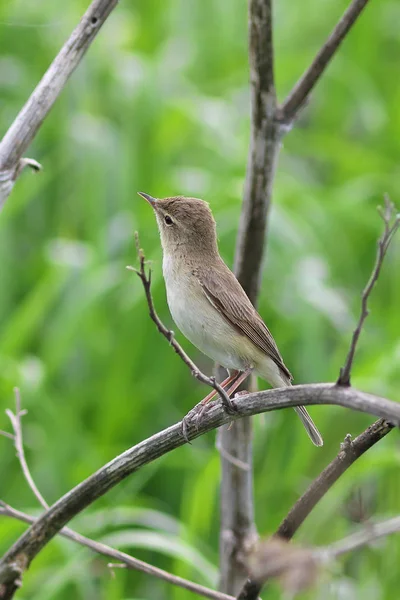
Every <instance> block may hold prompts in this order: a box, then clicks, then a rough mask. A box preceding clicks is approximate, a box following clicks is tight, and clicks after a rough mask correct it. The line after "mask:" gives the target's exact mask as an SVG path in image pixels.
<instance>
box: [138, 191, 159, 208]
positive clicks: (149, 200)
mask: <svg viewBox="0 0 400 600" xmlns="http://www.w3.org/2000/svg"><path fill="white" fill-rule="evenodd" d="M138 194H139V196H142V198H144V199H145V200H147V202H148V203H149V204H150V205H151V206H152V207H153V208H155V205H156V203H157V198H153V196H149V194H145V193H144V192H138Z"/></svg>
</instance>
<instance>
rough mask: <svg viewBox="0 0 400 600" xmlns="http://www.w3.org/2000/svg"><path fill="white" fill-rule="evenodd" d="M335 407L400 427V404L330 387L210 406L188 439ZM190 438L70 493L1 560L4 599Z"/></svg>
mask: <svg viewBox="0 0 400 600" xmlns="http://www.w3.org/2000/svg"><path fill="white" fill-rule="evenodd" d="M311 404H332V405H337V406H344V407H347V408H352V409H354V410H358V411H362V412H367V413H371V414H374V415H376V416H378V417H382V418H384V419H386V420H389V421H390V422H393V423H396V424H398V423H400V404H398V403H397V402H392V401H390V400H387V399H385V398H380V397H379V396H373V395H371V394H366V393H365V392H361V391H358V390H355V389H353V388H348V387H344V386H337V385H334V384H332V383H329V384H326V383H325V384H311V385H299V386H293V387H290V388H280V389H273V390H266V391H262V392H256V393H253V394H247V395H241V396H238V397H236V398H235V405H236V409H237V410H236V413H235V415H233V416H232V415H228V414H227V413H226V411H225V410H224V408H223V406H222V404H221V403H220V402H212V403H210V406H209V409H208V410H207V411H206V412H205V413H204V415H203V418H202V419H201V421H200V422H198V421H197V415H190V413H189V415H188V419H187V421H188V422H187V436H188V439H189V440H193V439H195V438H197V437H199V436H200V435H203V434H204V433H206V432H208V431H211V430H213V429H216V428H217V427H221V425H224V424H226V423H228V422H229V421H230V420H232V419H233V420H235V419H238V418H241V417H249V416H252V415H254V414H259V413H261V412H269V411H272V410H277V409H281V408H287V407H289V406H290V407H293V406H299V405H305V406H308V405H311ZM184 443H185V438H184V435H183V432H182V423H181V422H179V423H177V424H175V425H173V426H171V427H169V428H167V429H165V430H163V431H161V432H159V433H157V434H155V435H153V436H152V437H150V438H148V439H147V440H144V441H143V442H141V443H139V444H137V445H136V446H134V447H133V448H130V449H129V450H127V451H126V452H124V453H123V454H121V455H120V456H117V457H116V458H114V459H113V460H112V461H110V462H109V463H108V464H106V465H105V466H103V467H101V468H100V469H99V470H98V471H97V472H96V473H94V474H93V475H91V476H90V477H88V479H86V480H85V481H83V482H82V483H80V484H79V485H77V486H76V487H75V488H74V489H72V490H70V491H69V492H68V493H67V494H65V496H63V497H62V498H60V500H58V501H57V502H56V503H55V504H53V506H51V507H50V508H49V509H48V510H47V511H45V512H44V513H43V514H42V515H41V516H40V517H39V518H38V519H37V521H36V522H35V523H34V524H33V525H32V526H31V527H29V529H28V530H27V531H26V532H25V533H24V534H23V535H22V536H21V537H20V538H19V539H18V540H17V541H16V542H15V543H14V544H13V546H12V547H11V548H10V549H9V550H8V551H7V552H6V554H5V555H4V556H3V557H2V558H1V559H0V598H1V599H2V600H4V599H8V598H12V597H13V594H14V592H15V590H16V589H17V587H18V581H19V580H20V578H21V576H22V575H23V573H24V571H25V570H26V569H27V568H28V566H29V564H30V563H31V561H32V560H33V558H34V557H35V556H36V555H37V554H38V553H39V552H40V551H41V549H42V548H43V547H44V546H46V544H48V542H49V541H50V540H51V539H52V538H53V537H54V536H55V535H56V534H57V533H58V532H59V531H60V530H61V529H62V528H63V527H64V525H66V523H68V522H69V521H70V520H71V519H72V518H73V517H74V516H76V515H77V514H78V513H80V512H81V511H83V510H84V509H85V508H86V507H87V506H89V505H90V504H92V503H93V502H94V501H95V500H97V499H98V498H100V497H101V496H103V495H104V494H105V493H106V492H108V491H109V490H110V489H111V488H113V487H114V486H115V485H117V484H118V483H119V482H121V481H122V480H123V479H125V478H126V477H127V476H128V475H130V474H131V473H134V472H135V471H137V470H138V469H140V468H141V467H143V466H144V465H146V464H148V463H150V462H152V461H154V460H156V459H157V458H159V457H161V456H163V455H164V454H166V453H168V452H171V451H172V450H174V449H175V448H178V447H179V446H182V445H183V444H184Z"/></svg>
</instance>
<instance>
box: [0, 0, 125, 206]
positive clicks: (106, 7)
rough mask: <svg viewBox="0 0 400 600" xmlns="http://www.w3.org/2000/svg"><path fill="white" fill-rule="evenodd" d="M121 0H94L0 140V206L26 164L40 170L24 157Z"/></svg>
mask: <svg viewBox="0 0 400 600" xmlns="http://www.w3.org/2000/svg"><path fill="white" fill-rule="evenodd" d="M117 4H118V0H93V2H92V4H91V5H90V6H89V8H88V9H87V11H86V13H85V14H84V15H83V17H82V19H81V21H80V23H79V24H78V25H77V27H76V28H75V29H74V31H73V32H72V34H71V36H70V38H69V39H68V40H67V41H66V42H65V44H64V46H63V47H62V48H61V50H60V52H59V53H58V55H57V56H56V58H55V59H54V60H53V62H52V63H51V65H50V67H49V68H48V70H47V71H46V73H45V74H44V75H43V77H42V79H41V81H40V82H39V83H38V85H37V86H36V89H35V90H34V91H33V93H32V95H31V96H30V98H29V99H28V101H27V102H26V104H25V106H24V107H23V108H22V110H21V112H20V113H19V115H18V116H17V117H16V119H15V121H14V123H13V124H12V125H11V127H10V128H9V130H8V131H7V133H6V134H5V136H4V138H3V140H2V141H1V143H0V209H1V207H2V206H3V204H4V202H5V201H6V200H7V198H8V196H9V194H10V193H11V190H12V187H13V185H14V183H15V180H16V179H17V177H18V175H19V174H20V172H21V171H22V169H23V168H24V167H25V166H30V167H31V168H33V169H34V170H39V169H40V165H39V163H37V162H36V161H34V160H33V159H26V158H24V159H23V158H22V155H23V153H24V152H25V150H26V149H27V148H28V146H29V144H30V143H31V141H32V140H33V138H34V137H35V135H36V133H37V132H38V130H39V128H40V126H41V125H42V123H43V121H44V119H45V118H46V116H47V114H48V113H49V111H50V109H51V107H52V106H53V104H54V102H55V101H56V99H57V98H58V96H59V95H60V93H61V91H62V89H63V88H64V86H65V84H66V83H67V81H68V79H69V77H70V76H71V74H72V73H73V71H74V70H75V68H76V67H77V66H78V64H79V63H80V61H81V60H82V58H83V56H84V54H85V52H86V50H87V49H88V48H89V46H90V44H91V43H92V41H93V40H94V38H95V37H96V35H97V34H98V32H99V31H100V28H101V26H102V25H103V23H104V22H105V20H106V19H107V17H108V15H109V14H110V13H111V11H112V10H113V8H115V6H116V5H117Z"/></svg>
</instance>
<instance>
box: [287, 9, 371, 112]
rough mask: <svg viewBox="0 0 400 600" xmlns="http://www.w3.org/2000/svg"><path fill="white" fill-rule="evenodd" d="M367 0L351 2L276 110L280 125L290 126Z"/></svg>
mask: <svg viewBox="0 0 400 600" xmlns="http://www.w3.org/2000/svg"><path fill="white" fill-rule="evenodd" d="M367 3H368V0H353V2H352V3H351V4H350V6H349V7H348V9H347V10H346V12H345V13H344V15H343V16H342V18H341V19H340V21H339V22H338V24H337V25H336V27H335V29H334V30H333V31H332V33H331V35H330V36H329V38H328V39H327V41H326V42H325V44H324V45H323V46H322V48H321V49H320V50H319V52H318V54H317V55H316V57H315V58H314V60H313V62H312V63H311V65H310V66H309V67H308V69H307V70H306V71H305V73H304V74H303V75H302V76H301V77H300V79H299V81H298V82H297V83H296V85H295V86H294V88H293V89H292V91H291V92H290V93H289V95H288V97H287V98H286V100H285V101H284V102H283V104H282V105H281V106H280V107H279V108H278V111H277V118H278V120H279V121H280V122H281V123H284V124H290V123H292V122H293V120H294V119H295V118H296V116H297V114H298V112H299V111H300V110H301V108H302V107H303V106H304V104H305V103H306V102H307V99H308V96H309V94H310V92H311V90H312V89H313V87H314V86H315V85H316V83H317V82H318V80H319V79H320V77H321V75H322V74H323V73H324V71H325V69H326V67H327V66H328V64H329V63H330V61H331V59H332V58H333V56H334V55H335V53H336V51H337V49H338V48H339V46H340V44H341V43H342V42H343V40H344V38H345V37H346V35H347V34H348V33H349V31H350V29H351V28H352V26H353V25H354V23H355V22H356V20H357V18H358V17H359V16H360V14H361V12H362V10H363V9H364V8H365V6H366V4H367Z"/></svg>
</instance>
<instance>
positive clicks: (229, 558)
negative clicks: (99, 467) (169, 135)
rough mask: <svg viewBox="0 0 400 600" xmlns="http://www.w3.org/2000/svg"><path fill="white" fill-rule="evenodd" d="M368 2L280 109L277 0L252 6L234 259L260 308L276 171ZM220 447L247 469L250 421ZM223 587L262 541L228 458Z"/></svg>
mask: <svg viewBox="0 0 400 600" xmlns="http://www.w3.org/2000/svg"><path fill="white" fill-rule="evenodd" d="M367 1H368V0H354V1H353V2H352V4H351V5H350V7H349V9H348V10H347V11H346V13H345V14H344V15H343V17H342V19H341V20H340V22H339V23H338V24H337V26H336V28H335V29H334V31H333V33H332V34H331V36H330V37H329V39H328V41H327V42H326V43H325V44H324V46H323V47H322V48H321V50H320V51H319V53H318V55H317V56H316V58H315V60H314V61H313V63H312V64H311V66H310V68H309V69H308V70H307V71H306V73H305V74H304V75H303V77H302V78H301V79H300V81H299V82H298V83H297V84H296V85H295V87H294V89H293V91H292V92H291V93H290V94H289V96H288V98H287V99H286V101H285V102H284V103H283V105H282V106H281V107H277V100H276V93H275V86H274V70H273V43H272V2H271V0H250V10H249V13H250V14H249V58H250V79H251V105H252V124H251V141H250V151H249V158H248V164H247V173H246V182H245V192H244V200H243V206H242V212H241V217H240V223H239V233H238V239H237V245H236V255H235V269H234V270H235V274H236V276H237V278H238V279H239V281H240V283H241V284H242V286H243V287H244V289H245V291H246V292H247V294H248V296H249V297H250V299H251V301H252V302H253V303H254V304H256V302H257V297H258V292H259V287H260V281H261V271H262V262H263V255H264V247H265V243H266V232H267V224H268V223H267V219H268V212H269V208H270V204H271V196H272V186H273V179H274V175H275V171H276V167H277V161H278V155H279V149H280V139H281V136H282V135H283V134H284V133H285V132H286V131H287V127H286V125H287V124H289V123H291V122H292V121H293V119H294V117H295V116H296V113H297V111H298V110H299V109H300V108H301V106H302V105H303V104H304V102H305V101H306V100H307V97H308V95H309V93H310V91H311V89H312V88H313V87H314V86H315V84H316V83H317V81H318V80H319V78H320V77H321V75H322V73H323V72H324V70H325V68H326V66H327V64H328V63H329V61H330V60H331V58H332V57H333V55H334V53H335V52H336V50H337V49H338V47H339V45H340V43H341V42H342V41H343V39H344V37H345V36H346V34H347V33H348V32H349V30H350V29H351V27H352V25H353V24H354V22H355V21H356V19H357V17H358V16H359V14H360V13H361V11H362V9H363V8H364V6H365V5H366V3H367ZM219 436H220V441H219V443H220V446H221V448H222V449H223V452H224V453H226V454H227V455H228V456H233V457H234V459H235V460H239V461H240V462H241V463H243V464H246V465H251V463H252V449H251V443H252V430H251V423H250V422H246V421H240V422H239V423H237V424H235V425H234V426H233V427H232V428H231V430H230V431H225V430H222V431H221V432H220V433H219ZM221 462H222V489H221V506H223V509H221V542H220V546H221V550H220V562H221V589H222V590H223V591H227V592H231V593H235V591H236V590H237V587H238V581H239V580H240V578H241V579H242V581H243V577H244V571H243V565H242V564H241V562H240V560H238V559H237V557H238V556H239V555H240V554H241V552H242V550H243V549H244V547H245V546H246V544H247V542H251V540H252V538H254V535H255V525H254V507H253V492H252V486H253V479H252V470H251V469H250V470H248V471H243V470H241V471H240V470H239V468H238V467H235V465H234V464H232V462H231V461H229V460H226V459H224V458H223V457H221Z"/></svg>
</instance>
